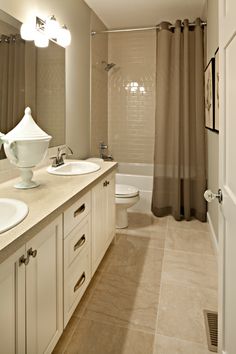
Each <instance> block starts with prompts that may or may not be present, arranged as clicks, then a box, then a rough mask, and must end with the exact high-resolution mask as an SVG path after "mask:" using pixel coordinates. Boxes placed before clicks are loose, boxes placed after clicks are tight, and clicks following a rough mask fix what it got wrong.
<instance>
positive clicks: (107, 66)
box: [102, 61, 116, 71]
mask: <svg viewBox="0 0 236 354" xmlns="http://www.w3.org/2000/svg"><path fill="white" fill-rule="evenodd" d="M102 64H105V65H106V66H105V68H104V69H105V70H106V71H109V70H111V69H112V68H113V67H114V66H115V65H116V64H115V63H110V64H108V63H107V62H106V61H102Z"/></svg>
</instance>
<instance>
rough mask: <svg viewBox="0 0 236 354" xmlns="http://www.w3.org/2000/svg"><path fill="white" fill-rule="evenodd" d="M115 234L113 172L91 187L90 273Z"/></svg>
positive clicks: (94, 269) (93, 270)
mask: <svg viewBox="0 0 236 354" xmlns="http://www.w3.org/2000/svg"><path fill="white" fill-rule="evenodd" d="M114 235H115V173H114V172H113V173H110V174H109V175H107V176H106V177H105V178H104V179H102V180H101V181H100V182H99V183H98V184H97V185H96V186H95V187H94V188H93V189H92V274H94V273H95V271H96V269H97V267H98V265H99V263H100V262H101V260H102V258H103V256H104V254H105V252H106V250H107V248H108V246H109V245H110V243H111V241H112V239H113V237H114Z"/></svg>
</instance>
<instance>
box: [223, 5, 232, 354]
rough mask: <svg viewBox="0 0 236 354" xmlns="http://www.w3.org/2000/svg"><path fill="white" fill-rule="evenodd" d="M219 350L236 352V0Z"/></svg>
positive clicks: (228, 29) (228, 61) (226, 42)
mask: <svg viewBox="0 0 236 354" xmlns="http://www.w3.org/2000/svg"><path fill="white" fill-rule="evenodd" d="M219 48H220V71H219V72H220V134H219V137H220V171H219V172H220V173H219V178H220V179H219V180H220V188H221V189H222V192H223V202H222V204H221V205H220V220H219V223H220V225H219V226H220V233H219V235H220V239H219V252H220V259H219V279H220V284H219V287H220V292H219V295H220V300H219V326H220V333H219V334H220V343H219V345H220V349H219V353H227V354H235V353H236V1H235V0H220V1H219Z"/></svg>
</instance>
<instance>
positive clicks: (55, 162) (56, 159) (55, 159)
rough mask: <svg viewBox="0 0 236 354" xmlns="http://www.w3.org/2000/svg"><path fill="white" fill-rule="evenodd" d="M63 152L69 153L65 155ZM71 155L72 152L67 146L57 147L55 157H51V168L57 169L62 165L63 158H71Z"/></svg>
mask: <svg viewBox="0 0 236 354" xmlns="http://www.w3.org/2000/svg"><path fill="white" fill-rule="evenodd" d="M64 150H68V151H69V153H68V154H67V153H66V152H63V151H64ZM71 155H73V151H72V150H71V148H70V147H69V146H67V145H65V146H62V147H59V148H58V149H57V156H53V157H51V159H52V167H58V166H61V165H63V164H64V163H65V162H64V156H71Z"/></svg>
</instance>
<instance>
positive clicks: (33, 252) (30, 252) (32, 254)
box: [27, 247, 37, 258]
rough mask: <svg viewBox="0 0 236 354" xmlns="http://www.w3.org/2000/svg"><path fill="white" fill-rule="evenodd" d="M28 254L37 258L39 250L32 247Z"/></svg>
mask: <svg viewBox="0 0 236 354" xmlns="http://www.w3.org/2000/svg"><path fill="white" fill-rule="evenodd" d="M27 255H28V256H29V257H30V256H32V257H33V258H35V257H36V256H37V250H33V249H32V247H31V248H30V249H28V251H27Z"/></svg>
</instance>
